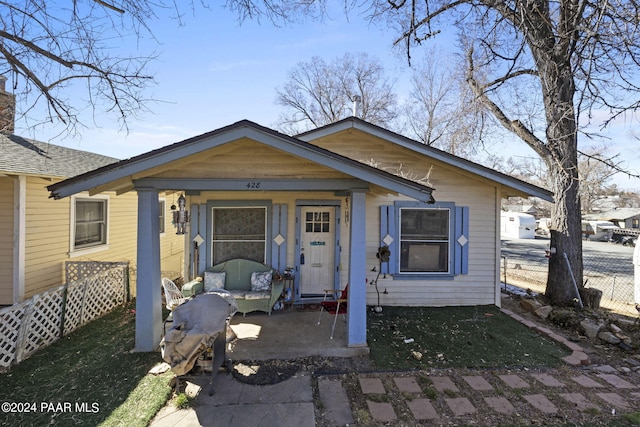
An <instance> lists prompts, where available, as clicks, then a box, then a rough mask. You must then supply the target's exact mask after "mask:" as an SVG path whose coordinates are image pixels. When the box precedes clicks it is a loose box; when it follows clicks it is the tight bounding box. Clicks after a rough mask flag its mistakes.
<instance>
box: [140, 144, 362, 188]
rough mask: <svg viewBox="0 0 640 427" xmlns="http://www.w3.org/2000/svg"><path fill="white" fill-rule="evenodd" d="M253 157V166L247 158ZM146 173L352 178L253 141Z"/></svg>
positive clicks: (209, 152) (161, 174)
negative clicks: (248, 165) (248, 163)
mask: <svg viewBox="0 0 640 427" xmlns="http://www.w3.org/2000/svg"><path fill="white" fill-rule="evenodd" d="M248 160H250V167H247V161H248ZM144 176H153V177H158V178H161V177H164V178H168V177H173V178H242V179H245V178H248V179H252V178H264V177H269V178H281V179H282V178H292V179H329V178H332V179H334V178H350V177H349V176H347V175H345V174H344V173H341V172H338V171H335V170H333V169H330V168H328V167H326V166H324V165H321V164H318V163H314V162H311V161H309V160H306V159H303V158H301V157H296V156H293V155H291V154H288V153H285V152H283V151H280V150H276V149H274V148H270V147H268V146H264V145H262V144H259V143H257V142H254V141H251V140H240V141H236V142H232V143H229V144H227V145H225V146H223V147H219V148H214V149H211V150H209V151H207V152H204V153H198V154H197V155H194V156H191V157H188V158H186V159H183V160H181V161H179V162H175V163H172V164H169V165H163V166H159V167H158V168H155V169H154V170H152V171H150V172H145V174H144Z"/></svg>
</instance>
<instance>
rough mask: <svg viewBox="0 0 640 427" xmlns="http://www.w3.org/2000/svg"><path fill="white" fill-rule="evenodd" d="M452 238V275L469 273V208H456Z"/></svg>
mask: <svg viewBox="0 0 640 427" xmlns="http://www.w3.org/2000/svg"><path fill="white" fill-rule="evenodd" d="M453 238H454V242H453V245H454V269H453V272H454V274H467V273H468V272H469V208H468V207H466V206H456V216H455V224H454V231H453Z"/></svg>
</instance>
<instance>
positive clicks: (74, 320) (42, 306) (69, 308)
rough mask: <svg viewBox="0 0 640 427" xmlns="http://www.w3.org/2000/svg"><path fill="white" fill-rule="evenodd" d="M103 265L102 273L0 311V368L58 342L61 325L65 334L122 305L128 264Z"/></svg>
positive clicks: (124, 299)
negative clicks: (105, 267) (106, 267)
mask: <svg viewBox="0 0 640 427" xmlns="http://www.w3.org/2000/svg"><path fill="white" fill-rule="evenodd" d="M107 264H110V269H109V270H106V271H104V269H102V268H97V270H98V271H102V272H100V273H97V274H94V275H92V276H89V277H85V278H84V279H82V280H77V281H75V282H73V283H68V284H66V285H63V286H60V287H59V288H57V289H53V290H50V291H47V292H44V293H42V294H38V295H36V296H34V297H33V298H31V299H29V300H27V301H24V302H22V303H20V304H16V305H13V306H11V307H7V308H4V309H2V310H0V367H5V368H6V367H9V366H11V365H12V364H14V363H19V362H20V361H22V360H24V359H26V358H27V357H29V356H30V355H31V354H33V353H34V352H35V351H37V350H39V349H41V348H43V347H46V346H48V345H50V344H51V343H53V342H55V341H56V340H58V339H59V338H60V336H61V334H60V331H61V329H62V328H63V325H62V323H63V322H64V334H65V335H66V334H68V333H70V332H72V331H74V330H75V329H77V328H78V327H80V326H82V325H84V324H85V323H88V322H90V321H91V320H93V319H95V318H97V317H100V316H102V315H104V314H106V313H108V312H110V311H111V310H113V309H114V308H116V307H117V306H119V305H122V304H123V303H124V302H125V301H126V299H127V288H128V265H127V264H126V263H107ZM85 271H87V270H85ZM65 293H66V296H65Z"/></svg>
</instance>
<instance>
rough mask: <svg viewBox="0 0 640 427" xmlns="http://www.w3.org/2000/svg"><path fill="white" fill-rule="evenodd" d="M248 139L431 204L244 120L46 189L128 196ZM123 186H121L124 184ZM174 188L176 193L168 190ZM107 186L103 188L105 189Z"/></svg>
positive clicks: (394, 180) (427, 193) (386, 178)
mask: <svg viewBox="0 0 640 427" xmlns="http://www.w3.org/2000/svg"><path fill="white" fill-rule="evenodd" d="M242 138H249V139H252V140H254V141H258V142H259V143H261V144H264V145H267V146H270V147H273V148H277V149H279V150H282V151H285V152H288V153H289V154H292V155H295V156H299V157H303V158H306V159H308V160H310V161H313V162H316V163H319V164H322V165H324V166H326V167H329V168H332V169H334V170H337V171H340V172H342V173H345V174H348V175H351V176H353V177H354V178H356V179H358V180H362V181H364V182H367V183H371V184H375V185H379V186H381V187H383V188H387V189H389V190H392V191H396V192H398V193H401V194H405V195H407V196H409V197H412V198H415V199H417V200H422V201H426V202H430V203H431V202H433V198H432V196H431V192H432V191H433V189H432V188H430V187H428V186H426V185H423V184H420V183H417V182H415V181H411V180H408V179H405V178H402V177H399V176H397V175H394V174H391V173H389V172H386V171H383V170H380V169H377V168H374V167H372V166H369V165H366V164H363V163H361V162H358V161H356V160H353V159H350V158H348V157H345V156H342V155H339V154H337V153H334V152H331V151H329V150H325V149H323V148H321V147H318V146H316V145H313V144H309V143H307V142H305V141H302V140H300V139H296V138H293V137H290V136H288V135H284V134H281V133H279V132H277V131H275V130H273V129H269V128H266V127H264V126H261V125H258V124H256V123H254V122H251V121H249V120H242V121H239V122H237V123H234V124H232V125H229V126H226V127H223V128H220V129H217V130H214V131H211V132H208V133H205V134H202V135H199V136H196V137H193V138H189V139H186V140H184V141H181V142H177V143H174V144H171V145H168V146H165V147H162V148H159V149H156V150H153V151H149V152H147V153H144V154H141V155H139V156H136V157H132V158H130V159H126V160H121V161H119V162H117V163H114V164H110V165H107V166H103V167H100V168H98V169H95V170H92V171H89V172H86V173H84V174H82V175H78V176H75V177H73V178H69V179H66V180H64V181H61V182H59V183H56V184H53V185H50V186H48V187H47V189H48V190H49V191H50V193H51V195H50V196H51V197H53V198H63V197H67V196H70V195H72V194H76V193H79V192H81V191H87V190H90V189H95V188H97V187H101V188H102V189H108V186H109V184H113V183H115V182H116V181H118V185H119V191H129V190H132V189H134V188H135V184H136V183H135V180H134V179H133V176H142V175H144V172H145V171H149V170H151V169H152V168H155V167H158V166H162V165H165V164H167V163H171V162H174V161H178V160H181V159H184V158H186V157H188V156H192V155H195V154H198V153H201V152H204V151H206V150H209V149H211V148H215V147H219V146H221V145H224V144H227V143H230V142H233V141H237V140H239V139H242ZM123 181H124V182H125V184H124V185H123V183H122V182H123ZM140 181H141V182H143V183H144V185H149V184H151V185H163V186H164V189H165V190H207V189H209V190H212V189H215V187H214V188H212V187H207V185H209V186H210V185H211V182H210V181H207V180H189V179H170V178H168V179H164V180H157V182H156V183H155V184H154V183H150V182H149V181H145V180H144V179H141V180H140ZM216 184H219V182H216ZM171 185H176V186H178V187H176V188H170V187H169V186H171ZM105 186H106V187H105Z"/></svg>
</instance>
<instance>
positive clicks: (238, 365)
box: [231, 356, 372, 385]
mask: <svg viewBox="0 0 640 427" xmlns="http://www.w3.org/2000/svg"><path fill="white" fill-rule="evenodd" d="M371 370H372V368H371V362H370V361H369V358H368V357H366V356H360V357H348V358H346V357H308V358H301V359H293V360H253V361H246V360H244V361H238V362H234V363H233V367H232V370H231V372H232V375H233V377H234V378H235V379H236V380H237V381H240V382H242V383H245V384H250V385H269V384H277V383H279V382H281V381H284V380H287V379H289V378H291V377H292V376H294V375H295V374H296V373H297V372H299V371H307V372H311V373H313V374H316V375H337V374H346V373H350V372H369V371H371Z"/></svg>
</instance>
